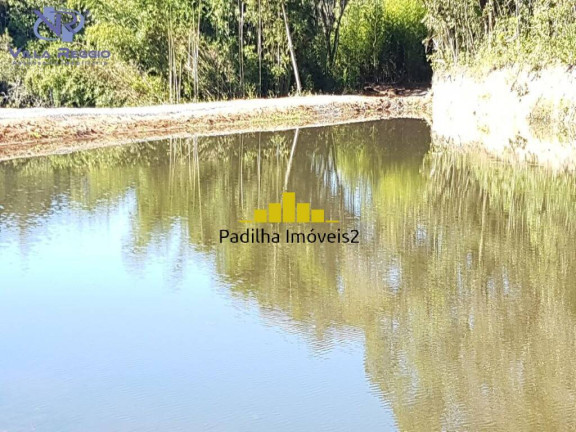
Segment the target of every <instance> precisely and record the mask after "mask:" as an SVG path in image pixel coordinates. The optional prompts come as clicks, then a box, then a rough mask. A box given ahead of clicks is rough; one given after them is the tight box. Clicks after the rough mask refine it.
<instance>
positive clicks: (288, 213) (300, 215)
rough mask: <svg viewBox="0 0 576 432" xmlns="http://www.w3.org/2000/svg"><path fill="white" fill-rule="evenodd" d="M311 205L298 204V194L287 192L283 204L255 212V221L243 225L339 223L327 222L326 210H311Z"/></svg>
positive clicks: (334, 221) (275, 204)
mask: <svg viewBox="0 0 576 432" xmlns="http://www.w3.org/2000/svg"><path fill="white" fill-rule="evenodd" d="M310 207H311V206H310V203H298V204H296V194H295V193H294V192H285V193H283V194H282V203H271V204H269V205H268V211H266V210H254V219H253V220H241V221H240V222H241V223H257V224H259V223H282V222H284V223H294V222H297V223H310V222H312V223H328V224H334V223H339V222H340V221H337V220H326V219H325V217H324V210H314V209H311V208H310Z"/></svg>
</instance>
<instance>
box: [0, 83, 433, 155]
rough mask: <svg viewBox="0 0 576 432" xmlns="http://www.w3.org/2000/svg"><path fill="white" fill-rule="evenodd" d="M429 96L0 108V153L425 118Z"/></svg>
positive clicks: (44, 151) (62, 150)
mask: <svg viewBox="0 0 576 432" xmlns="http://www.w3.org/2000/svg"><path fill="white" fill-rule="evenodd" d="M429 105H430V97H429V96H428V94H427V92H425V91H422V90H415V91H413V92H410V93H403V94H402V95H400V96H398V95H393V94H392V95H387V96H385V97H381V96H304V97H290V98H278V99H253V100H234V101H224V102H207V103H197V104H183V105H162V106H148V107H129V108H28V109H0V160H7V159H13V158H18V157H30V156H40V155H48V154H57V153H68V152H72V151H77V150H83V149H89V148H95V147H103V146H109V145H119V144H123V143H130V142H134V141H140V140H150V139H161V138H167V137H174V136H190V135H196V134H201V135H212V134H222V133H230V132H244V131H255V130H275V129H282V128H289V127H294V126H314V125H324V124H336V123H344V122H352V121H364V120H375V119H384V118H393V117H411V118H428V116H429V113H430V109H429Z"/></svg>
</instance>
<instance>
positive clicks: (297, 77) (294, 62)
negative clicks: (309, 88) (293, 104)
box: [280, 2, 302, 95]
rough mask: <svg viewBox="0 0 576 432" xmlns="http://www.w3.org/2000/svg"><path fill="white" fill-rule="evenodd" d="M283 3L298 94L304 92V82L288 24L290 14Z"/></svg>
mask: <svg viewBox="0 0 576 432" xmlns="http://www.w3.org/2000/svg"><path fill="white" fill-rule="evenodd" d="M280 4H281V5H282V15H284V25H285V26H286V37H287V38H288V49H289V50H290V58H291V59H292V67H293V68H294V78H295V79H296V94H298V95H299V94H300V93H302V84H301V83H300V74H299V73H298V63H297V62H296V54H295V53H294V45H293V44H292V36H291V35H290V26H289V25H288V16H287V15H286V8H285V7H284V2H281V3H280Z"/></svg>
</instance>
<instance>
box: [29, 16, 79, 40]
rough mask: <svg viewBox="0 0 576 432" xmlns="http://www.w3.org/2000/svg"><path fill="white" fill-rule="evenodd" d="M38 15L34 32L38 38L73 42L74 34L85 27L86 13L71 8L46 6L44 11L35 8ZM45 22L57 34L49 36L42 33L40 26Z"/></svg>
mask: <svg viewBox="0 0 576 432" xmlns="http://www.w3.org/2000/svg"><path fill="white" fill-rule="evenodd" d="M34 13H35V14H36V15H37V16H38V19H37V20H36V23H35V24H34V34H35V35H36V37H37V38H38V39H42V40H46V41H55V40H58V39H60V40H62V42H72V41H73V38H74V35H75V34H76V33H78V32H79V31H80V30H82V28H84V21H85V18H84V15H82V14H81V13H80V12H76V11H73V10H70V9H55V8H53V7H45V8H44V11H43V12H40V11H39V10H35V11H34ZM42 24H44V25H45V26H46V27H47V28H48V29H50V30H51V31H52V32H53V33H54V34H55V35H56V36H58V37H55V38H48V37H45V36H42V35H41V34H40V26H41V25H42Z"/></svg>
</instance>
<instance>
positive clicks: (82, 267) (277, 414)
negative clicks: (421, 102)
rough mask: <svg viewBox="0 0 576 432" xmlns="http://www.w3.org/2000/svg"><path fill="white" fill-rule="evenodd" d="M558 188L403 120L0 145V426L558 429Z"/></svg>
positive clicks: (574, 292)
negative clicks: (277, 216)
mask: <svg viewBox="0 0 576 432" xmlns="http://www.w3.org/2000/svg"><path fill="white" fill-rule="evenodd" d="M288 191H289V192H294V193H295V194H296V200H297V201H298V202H302V203H310V204H311V206H312V208H316V209H323V210H324V211H325V217H326V219H328V218H330V219H333V220H337V221H339V223H333V224H306V223H301V224H280V225H274V224H258V225H256V224H254V223H248V224H247V223H242V222H240V221H241V220H250V219H252V216H253V215H254V210H256V209H268V205H269V204H270V203H280V202H282V201H283V193H284V192H288ZM575 203H576V186H575V183H574V178H573V177H572V176H570V175H567V174H560V173H551V172H548V171H545V170H542V169H538V168H534V167H511V166H507V165H504V164H499V163H496V162H494V161H492V160H490V159H488V158H486V157H483V156H482V155H480V154H464V153H458V152H456V151H454V152H448V151H446V150H444V151H438V149H437V147H436V146H435V145H433V144H432V143H431V136H430V130H429V128H428V126H427V125H426V124H425V123H423V122H420V121H416V120H393V121H382V122H372V123H363V124H354V125H343V126H336V127H329V128H316V129H301V130H297V131H295V130H290V131H284V132H276V133H256V134H245V135H230V136H224V137H196V138H190V139H173V140H169V141H159V142H145V143H139V144H134V145H129V146H123V147H113V148H108V149H99V150H94V151H88V152H82V153H76V154H71V155H59V156H52V157H47V158H35V159H29V160H15V161H11V162H6V163H3V164H1V165H0V275H1V279H0V431H2V432H28V431H35V432H44V431H46V432H54V431H59V432H67V431H74V432H76V431H82V432H91V431H171V432H174V431H263V432H264V431H266V432H269V431H382V430H408V431H420V430H421V431H431V430H571V429H572V430H573V429H575V428H576V408H575V407H576V368H574V366H573V364H572V361H573V359H574V358H576V319H575V318H576V286H575V285H576V283H575V280H576V278H575V272H576V270H575V269H576V247H574V244H575V243H576V224H575V223H574V215H575V214H576V213H575V211H576V204H575ZM250 228H263V229H265V230H267V232H281V233H283V232H284V231H285V230H286V229H291V230H293V231H294V232H302V233H306V234H308V233H310V232H311V230H312V229H314V230H315V231H314V232H315V233H337V232H338V230H340V232H349V231H352V230H357V231H358V239H359V242H360V244H352V243H318V242H316V243H308V242H307V243H300V244H294V243H286V242H281V243H279V244H241V243H237V244H236V243H231V242H230V241H228V239H225V240H224V241H223V242H221V241H220V232H221V230H228V231H229V232H230V233H232V232H235V233H242V232H245V231H246V230H247V229H250Z"/></svg>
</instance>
